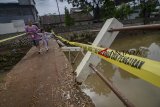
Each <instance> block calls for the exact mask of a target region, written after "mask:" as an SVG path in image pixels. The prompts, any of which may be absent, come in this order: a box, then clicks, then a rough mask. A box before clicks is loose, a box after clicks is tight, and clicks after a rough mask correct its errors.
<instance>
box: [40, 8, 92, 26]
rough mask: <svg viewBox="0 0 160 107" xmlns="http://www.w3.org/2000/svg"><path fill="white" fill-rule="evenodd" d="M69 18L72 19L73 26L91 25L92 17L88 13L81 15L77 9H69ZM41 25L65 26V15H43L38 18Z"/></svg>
mask: <svg viewBox="0 0 160 107" xmlns="http://www.w3.org/2000/svg"><path fill="white" fill-rule="evenodd" d="M70 16H71V17H72V18H73V19H74V22H75V25H86V24H91V23H92V20H93V16H92V15H91V14H90V13H83V12H82V11H80V10H78V9H75V10H74V9H71V11H70ZM40 21H41V24H42V25H54V26H59V25H62V26H65V15H64V14H62V15H44V16H41V17H40Z"/></svg>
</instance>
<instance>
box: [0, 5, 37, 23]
mask: <svg viewBox="0 0 160 107" xmlns="http://www.w3.org/2000/svg"><path fill="white" fill-rule="evenodd" d="M19 19H23V20H24V22H25V23H27V22H28V20H32V21H33V22H37V21H38V16H37V13H36V10H35V8H34V7H33V6H32V7H31V6H30V7H29V6H26V7H16V6H10V7H9V6H6V7H2V8H1V7H0V23H10V22H11V20H19Z"/></svg>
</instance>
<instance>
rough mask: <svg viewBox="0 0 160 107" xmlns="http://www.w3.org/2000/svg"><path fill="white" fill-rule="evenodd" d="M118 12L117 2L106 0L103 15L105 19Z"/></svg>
mask: <svg viewBox="0 0 160 107" xmlns="http://www.w3.org/2000/svg"><path fill="white" fill-rule="evenodd" d="M115 13H116V7H115V3H114V1H112V0H105V2H104V4H103V6H102V15H103V16H102V17H103V18H104V19H108V18H112V17H114V16H115Z"/></svg>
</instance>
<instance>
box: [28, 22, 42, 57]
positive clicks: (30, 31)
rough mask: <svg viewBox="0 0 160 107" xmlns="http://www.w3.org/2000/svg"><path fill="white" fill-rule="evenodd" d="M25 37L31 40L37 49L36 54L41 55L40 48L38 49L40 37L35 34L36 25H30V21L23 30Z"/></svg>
mask: <svg viewBox="0 0 160 107" xmlns="http://www.w3.org/2000/svg"><path fill="white" fill-rule="evenodd" d="M25 30H26V33H27V35H28V36H29V38H30V39H31V40H32V42H33V45H34V46H36V47H37V49H38V53H39V54H40V53H41V47H40V44H39V42H40V40H41V37H40V36H39V35H38V34H37V33H38V32H39V29H38V27H37V26H36V25H33V24H32V21H29V23H28V25H27V26H26V28H25Z"/></svg>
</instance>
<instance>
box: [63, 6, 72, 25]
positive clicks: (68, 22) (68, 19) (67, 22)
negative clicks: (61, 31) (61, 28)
mask: <svg viewBox="0 0 160 107" xmlns="http://www.w3.org/2000/svg"><path fill="white" fill-rule="evenodd" d="M65 25H66V26H72V25H74V19H73V18H72V17H71V16H70V14H69V10H68V9H67V8H66V7H65Z"/></svg>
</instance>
